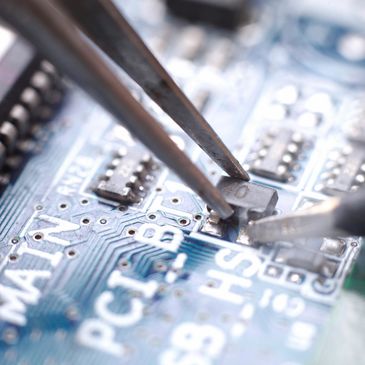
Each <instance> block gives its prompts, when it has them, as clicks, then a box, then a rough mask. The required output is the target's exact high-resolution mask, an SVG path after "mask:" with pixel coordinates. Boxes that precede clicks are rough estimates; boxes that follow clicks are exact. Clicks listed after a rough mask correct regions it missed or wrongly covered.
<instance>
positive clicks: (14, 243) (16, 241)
mask: <svg viewBox="0 0 365 365" xmlns="http://www.w3.org/2000/svg"><path fill="white" fill-rule="evenodd" d="M11 243H12V244H13V245H16V244H17V243H19V239H18V238H16V237H14V238H13V239H12V240H11Z"/></svg>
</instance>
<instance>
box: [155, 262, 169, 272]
mask: <svg viewBox="0 0 365 365" xmlns="http://www.w3.org/2000/svg"><path fill="white" fill-rule="evenodd" d="M153 267H154V269H155V270H156V271H159V272H164V271H166V270H167V266H166V264H165V263H164V262H162V261H157V262H155V263H154V265H153Z"/></svg>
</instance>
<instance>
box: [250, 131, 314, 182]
mask: <svg viewBox="0 0 365 365" xmlns="http://www.w3.org/2000/svg"><path fill="white" fill-rule="evenodd" d="M306 145H307V141H306V140H305V138H304V136H303V135H302V134H301V133H299V132H294V131H291V130H289V129H279V130H277V129H270V130H269V131H268V132H266V133H264V135H263V137H262V138H260V139H259V140H258V141H257V143H256V145H255V147H254V150H253V151H252V152H251V153H250V154H249V156H248V157H247V164H248V166H247V167H248V168H249V170H250V171H251V172H253V173H254V174H256V175H259V176H263V177H267V178H269V179H273V180H277V181H281V182H288V181H293V180H294V178H295V171H296V170H298V169H299V167H300V163H299V160H300V156H301V153H302V152H303V151H304V150H305V148H306V147H307V146H306Z"/></svg>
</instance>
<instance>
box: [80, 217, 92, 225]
mask: <svg viewBox="0 0 365 365" xmlns="http://www.w3.org/2000/svg"><path fill="white" fill-rule="evenodd" d="M81 223H82V224H89V223H90V219H89V218H84V219H83V220H82V221H81Z"/></svg>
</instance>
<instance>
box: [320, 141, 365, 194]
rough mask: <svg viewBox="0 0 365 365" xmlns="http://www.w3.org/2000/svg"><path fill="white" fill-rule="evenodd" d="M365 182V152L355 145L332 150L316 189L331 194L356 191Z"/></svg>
mask: <svg viewBox="0 0 365 365" xmlns="http://www.w3.org/2000/svg"><path fill="white" fill-rule="evenodd" d="M364 184H365V153H364V151H363V149H362V148H360V147H358V146H355V145H346V146H344V147H343V148H342V149H339V150H334V151H331V152H330V154H329V158H328V160H327V162H326V165H325V170H324V171H323V172H322V173H321V176H320V183H319V184H317V186H316V190H318V191H321V192H323V193H325V194H329V195H338V194H343V193H346V192H349V191H355V190H357V189H359V188H360V187H363V186H364Z"/></svg>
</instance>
